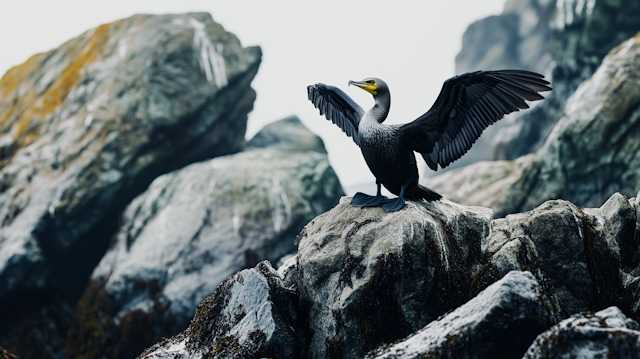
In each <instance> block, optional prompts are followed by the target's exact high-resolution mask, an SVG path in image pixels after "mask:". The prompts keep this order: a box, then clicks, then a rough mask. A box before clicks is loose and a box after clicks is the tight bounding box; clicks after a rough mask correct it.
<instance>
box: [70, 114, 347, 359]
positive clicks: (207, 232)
mask: <svg viewBox="0 0 640 359" xmlns="http://www.w3.org/2000/svg"><path fill="white" fill-rule="evenodd" d="M274 126H278V127H280V128H282V129H283V132H285V133H286V132H293V131H288V130H286V129H287V128H288V126H293V127H294V131H297V132H298V133H302V130H301V129H300V127H299V126H301V125H299V122H296V123H293V122H292V121H290V120H286V121H285V122H284V123H276V124H275V125H274ZM305 131H306V133H304V135H302V136H300V137H296V138H299V139H300V141H305V142H308V137H309V136H310V132H309V131H308V130H305ZM318 141H319V140H318ZM287 145H288V146H296V144H295V142H293V141H289V142H287ZM340 195H342V188H341V187H340V182H339V180H338V178H337V176H336V174H335V173H334V172H333V170H332V168H331V166H330V165H329V161H328V159H327V155H326V154H325V153H319V152H316V151H313V150H307V151H291V150H285V149H284V148H283V147H282V146H280V145H279V144H278V143H274V144H273V145H272V146H268V147H258V148H256V147H254V148H251V149H248V150H246V151H243V152H241V153H238V154H234V155H228V156H223V157H218V158H215V159H212V160H209V161H205V162H200V163H196V164H192V165H190V166H187V167H185V168H183V169H181V170H178V171H174V172H171V173H168V174H166V175H163V176H161V177H158V178H157V179H156V180H155V181H154V182H153V183H152V184H151V186H149V189H148V190H147V191H146V192H145V193H143V194H142V195H140V196H138V197H137V198H136V199H135V200H134V201H133V202H132V203H131V204H130V205H129V207H127V209H126V211H125V213H124V216H123V219H122V226H121V228H120V230H119V231H118V233H117V235H116V236H115V239H114V243H113V244H112V247H111V248H110V249H109V251H108V252H107V254H105V256H104V257H103V259H102V261H101V262H100V264H99V265H98V266H97V267H96V269H95V270H94V272H93V275H92V277H91V285H90V287H89V289H88V290H87V291H86V292H85V294H84V296H83V297H82V299H81V300H80V303H79V305H78V309H77V314H76V316H75V318H74V323H73V326H72V333H74V334H73V335H72V336H71V337H70V342H71V344H69V345H76V346H78V347H81V346H82V345H83V344H82V343H90V344H91V345H87V347H89V348H93V349H92V351H91V353H90V354H91V355H95V357H96V358H98V357H99V355H104V353H105V352H108V353H110V354H109V357H114V358H115V357H122V356H124V353H129V352H135V351H136V350H137V352H138V353H139V352H140V351H142V349H144V348H145V347H146V346H149V345H151V344H152V343H154V342H155V341H157V340H158V339H152V338H150V337H151V335H152V334H153V336H154V337H155V338H160V337H162V336H165V337H168V336H171V335H174V334H175V333H177V332H179V331H180V330H182V329H183V328H185V327H186V326H187V324H188V322H189V319H190V318H191V316H192V315H193V310H194V309H195V308H196V307H197V305H198V303H200V302H201V301H202V300H203V299H204V298H205V297H206V296H208V295H210V294H211V293H212V292H213V291H214V290H215V288H216V286H217V285H218V284H219V283H220V282H222V281H223V280H224V279H225V278H227V277H228V276H230V275H232V274H233V273H235V272H237V271H239V270H242V269H244V268H249V267H252V266H254V265H256V263H258V262H259V261H261V260H264V259H268V260H270V261H272V262H273V263H276V262H277V261H278V260H279V259H280V258H281V257H282V256H284V255H286V254H289V253H291V252H293V251H295V249H296V248H295V244H294V241H295V238H296V234H297V233H299V232H300V230H301V229H302V228H303V227H304V225H305V224H307V223H308V222H309V221H311V220H312V219H313V218H314V217H316V216H317V215H319V214H321V213H322V212H324V211H326V210H327V209H329V208H331V207H332V206H333V205H335V203H337V202H338V200H339V198H340ZM284 278H285V279H286V280H287V283H288V284H289V285H290V284H291V283H290V281H291V278H290V277H287V276H286V275H285V277H284ZM150 288H152V289H150ZM94 298H103V299H102V303H101V304H100V305H99V306H97V308H95V307H96V304H95V303H96V300H95V299H94ZM91 308H95V309H94V310H91ZM98 316H99V317H100V318H102V320H106V321H108V323H110V324H109V326H107V327H103V324H97V326H99V327H102V329H101V331H102V332H103V333H104V334H103V335H104V336H107V337H109V338H113V339H112V340H113V341H114V343H109V342H104V341H103V340H102V339H101V338H95V337H93V336H91V335H90V334H87V333H92V332H93V331H95V330H97V329H98V328H97V327H96V323H97V322H99V320H98V318H97V317H98ZM131 318H137V319H136V322H138V323H153V324H150V325H149V326H148V327H147V328H144V327H140V328H137V326H135V327H136V328H137V329H136V330H132V329H131V328H130V326H131V325H130V324H129V323H130V322H131V321H132V319H131ZM140 331H144V333H146V335H147V336H148V337H147V338H144V340H142V339H140V340H138V341H137V342H136V343H131V346H129V347H128V346H127V345H124V344H121V343H122V342H123V341H124V340H126V337H127V336H131V335H133V333H136V332H140ZM99 353H102V354H99ZM98 354H99V355H98ZM83 355H89V353H84V354H83Z"/></svg>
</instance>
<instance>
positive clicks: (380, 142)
mask: <svg viewBox="0 0 640 359" xmlns="http://www.w3.org/2000/svg"><path fill="white" fill-rule="evenodd" d="M349 85H355V86H357V87H359V88H361V89H363V90H365V91H367V92H369V93H370V94H371V95H373V97H374V100H375V104H374V106H373V107H372V108H371V109H369V110H368V111H366V112H365V111H364V110H363V109H362V108H361V107H360V106H358V104H357V103H355V102H354V101H353V100H352V99H351V98H350V97H349V96H348V95H347V94H345V93H344V92H343V91H342V90H340V89H339V88H337V87H334V86H328V85H324V84H321V83H318V84H315V85H311V86H308V87H307V93H308V96H309V100H311V102H313V104H314V106H315V107H316V108H317V109H319V110H320V115H324V116H325V117H326V118H327V120H330V121H331V122H333V123H334V124H336V125H338V127H340V128H341V129H342V131H344V132H345V133H346V135H347V136H349V137H351V138H352V139H353V141H354V142H355V143H356V144H357V145H358V146H359V147H360V149H361V151H362V155H363V156H364V159H365V161H366V163H367V165H368V166H369V169H370V170H371V172H372V173H373V175H374V176H375V178H376V184H377V186H378V191H377V195H376V196H369V195H366V194H363V193H360V192H358V193H356V194H355V195H354V196H353V199H352V201H351V204H352V205H353V206H357V207H373V206H381V207H382V208H384V209H385V210H387V211H397V210H399V209H401V208H402V207H403V206H404V204H405V199H409V200H420V199H425V200H427V201H435V200H439V199H441V198H442V196H441V195H440V194H438V193H436V192H435V191H433V190H431V189H429V188H427V187H424V186H422V185H420V184H419V183H418V167H417V164H416V158H415V155H414V152H418V153H420V154H421V155H422V158H423V159H424V160H425V162H426V163H427V165H428V166H429V168H431V169H432V170H434V171H436V170H438V166H440V168H445V167H447V166H448V165H449V164H451V163H452V162H453V161H455V160H457V159H459V158H460V157H462V155H464V154H465V153H466V152H467V151H468V150H469V149H470V148H471V146H472V145H473V143H474V142H475V141H476V140H477V139H478V138H479V137H480V135H481V134H482V131H484V129H485V128H487V127H488V126H489V125H492V124H494V123H495V122H497V121H498V120H500V119H501V118H503V117H504V115H506V114H509V113H512V112H514V111H519V110H521V109H527V108H529V106H528V105H527V103H526V102H525V101H538V100H542V99H544V97H542V96H541V95H540V94H539V92H544V91H551V87H550V86H549V85H550V84H549V82H547V81H545V80H544V76H542V75H540V74H537V73H535V72H530V71H523V70H500V71H476V72H471V73H466V74H463V75H459V76H455V77H452V78H450V79H448V80H447V81H445V82H444V85H443V86H442V90H441V91H440V94H439V95H438V98H437V99H436V102H435V103H434V104H433V106H432V107H431V109H429V111H427V112H426V113H425V114H423V115H422V116H420V117H418V118H417V119H416V120H415V121H413V122H409V123H406V124H402V125H385V124H383V122H384V121H385V120H386V118H387V115H388V114H389V108H390V106H391V96H390V94H389V88H388V86H387V84H386V83H385V82H384V81H382V80H381V79H378V78H374V77H371V78H366V79H364V80H363V81H349ZM381 185H384V187H385V188H386V189H388V190H389V192H391V193H393V194H395V195H396V196H398V197H397V198H394V199H389V198H387V197H385V196H383V195H382V194H381V188H380V186H381Z"/></svg>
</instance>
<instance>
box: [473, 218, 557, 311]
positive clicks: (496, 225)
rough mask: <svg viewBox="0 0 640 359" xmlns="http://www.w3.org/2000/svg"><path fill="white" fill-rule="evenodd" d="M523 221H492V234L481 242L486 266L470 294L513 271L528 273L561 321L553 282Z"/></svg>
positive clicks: (479, 274)
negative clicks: (543, 267)
mask: <svg viewBox="0 0 640 359" xmlns="http://www.w3.org/2000/svg"><path fill="white" fill-rule="evenodd" d="M520 219H521V218H518V217H517V216H509V217H507V218H501V219H496V220H493V221H492V222H491V235H490V236H489V237H486V238H484V239H483V240H482V257H483V260H482V262H483V263H486V264H485V265H484V266H483V267H482V269H481V270H480V271H479V272H478V273H477V274H476V275H475V276H474V277H473V281H472V286H471V295H472V296H475V295H476V294H477V293H479V292H481V291H483V290H485V289H486V288H487V287H488V286H489V285H491V284H493V283H495V282H496V281H498V280H499V279H500V278H503V277H504V276H505V275H507V274H508V273H509V272H511V271H527V272H529V273H532V275H533V276H534V277H535V279H536V281H537V282H538V284H539V285H540V288H541V290H542V291H543V293H544V295H545V297H546V298H548V305H549V306H551V307H552V308H553V311H554V313H558V314H559V315H561V316H559V317H558V318H556V319H557V320H559V319H561V317H564V316H566V313H565V312H564V310H563V308H562V306H561V305H560V300H559V299H558V297H557V296H556V294H555V288H554V286H553V283H552V281H551V280H550V279H549V277H548V276H547V275H546V274H545V273H544V272H543V270H542V266H541V262H540V259H539V256H538V252H537V250H536V246H535V244H534V243H533V241H532V240H531V238H530V237H529V236H528V235H527V234H526V232H528V231H527V229H526V228H524V227H523V224H522V222H520Z"/></svg>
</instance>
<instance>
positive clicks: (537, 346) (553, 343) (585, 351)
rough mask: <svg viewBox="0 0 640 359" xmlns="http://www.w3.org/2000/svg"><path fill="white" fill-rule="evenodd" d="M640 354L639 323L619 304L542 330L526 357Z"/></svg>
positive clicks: (629, 358) (625, 358)
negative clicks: (625, 312)
mask: <svg viewBox="0 0 640 359" xmlns="http://www.w3.org/2000/svg"><path fill="white" fill-rule="evenodd" d="M639 357H640V327H639V326H638V323H637V322H636V321H634V320H631V319H629V318H627V317H626V316H625V315H624V314H623V313H622V312H621V311H620V309H618V308H617V307H609V308H607V309H604V310H601V311H599V312H597V313H593V314H591V313H580V314H576V315H574V316H572V317H571V318H569V319H566V320H563V321H562V322H560V323H558V324H557V325H555V326H554V327H552V328H551V329H549V330H548V331H546V332H544V333H542V334H540V335H539V336H538V337H537V338H536V340H535V341H534V342H533V344H531V347H529V349H528V350H527V353H526V354H525V356H524V357H523V359H552V358H563V359H565V358H566V359H584V358H588V359H590V358H594V359H595V358H619V359H634V358H639Z"/></svg>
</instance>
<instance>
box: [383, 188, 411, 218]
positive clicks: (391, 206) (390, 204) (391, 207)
mask: <svg viewBox="0 0 640 359" xmlns="http://www.w3.org/2000/svg"><path fill="white" fill-rule="evenodd" d="M406 188H407V186H405V185H402V187H400V196H398V198H394V199H390V200H388V201H387V202H386V203H383V204H382V208H384V210H385V211H387V212H395V211H399V210H400V209H402V207H404V204H405V202H404V190H405V189H406Z"/></svg>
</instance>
